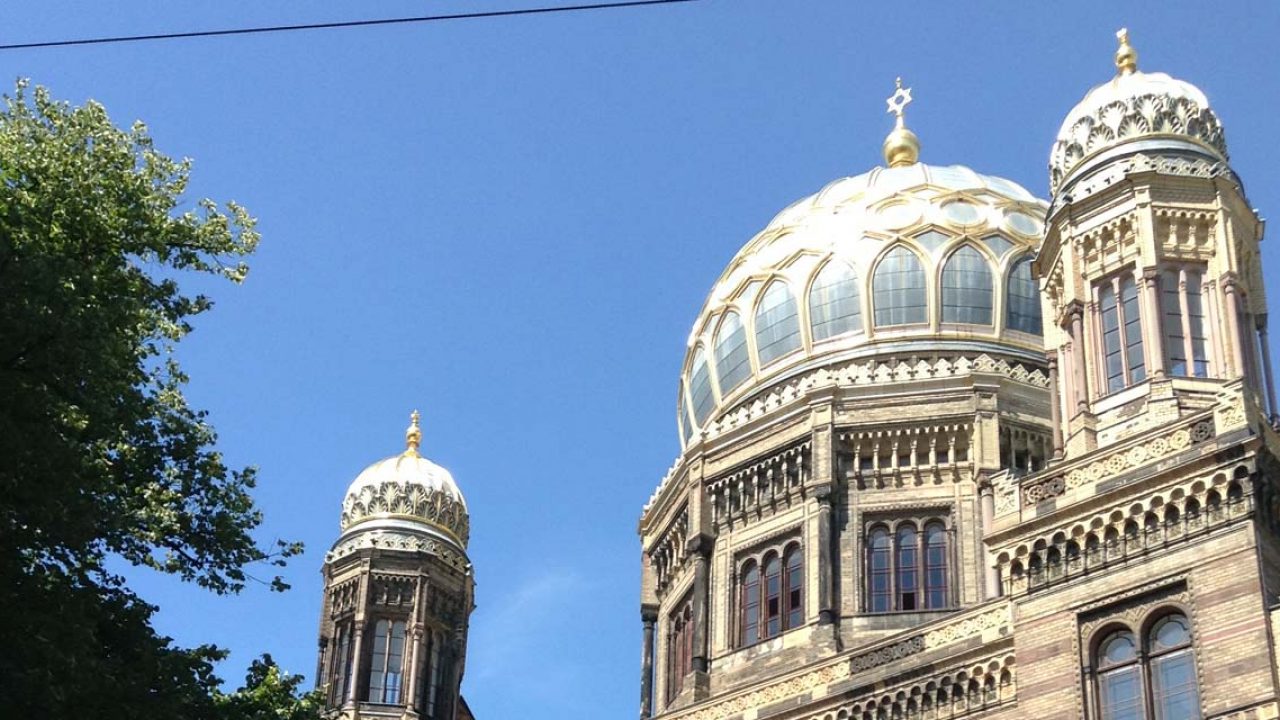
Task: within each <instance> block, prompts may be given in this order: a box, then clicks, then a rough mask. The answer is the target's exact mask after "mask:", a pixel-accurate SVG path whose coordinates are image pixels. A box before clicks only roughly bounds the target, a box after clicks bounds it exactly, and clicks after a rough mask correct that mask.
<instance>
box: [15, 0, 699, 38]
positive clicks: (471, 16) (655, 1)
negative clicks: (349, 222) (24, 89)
mask: <svg viewBox="0 0 1280 720" xmlns="http://www.w3.org/2000/svg"><path fill="white" fill-rule="evenodd" d="M689 2H698V0H624V1H623V2H612V3H591V4H587V5H560V6H554V7H538V8H525V9H522V10H491V11H488V12H469V13H453V14H449V15H422V16H418V17H401V18H385V19H381V20H347V21H343V22H328V23H308V24H305V25H274V26H270V27H250V28H232V29H227V30H197V31H195V32H181V33H157V34H154V35H123V36H117V37H100V38H82V39H80V40H53V41H48V42H29V43H12V44H9V45H0V50H30V49H34V48H52V47H71V46H73V45H108V44H112V43H126V42H141V41H146V40H177V39H183V38H198V37H222V36H225V35H257V34H262V33H278V32H293V31H295V30H329V29H334V28H350V27H370V26H374V25H407V24H409V23H426V22H438V21H442V20H476V19H481V18H497V17H514V16H517V15H548V14H551V13H567V12H579V11H584V10H610V9H616V8H634V7H642V6H646V5H674V4H676V3H689Z"/></svg>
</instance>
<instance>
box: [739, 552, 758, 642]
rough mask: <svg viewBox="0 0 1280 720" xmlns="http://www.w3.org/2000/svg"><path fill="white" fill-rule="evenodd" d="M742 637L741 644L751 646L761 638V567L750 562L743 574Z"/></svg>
mask: <svg viewBox="0 0 1280 720" xmlns="http://www.w3.org/2000/svg"><path fill="white" fill-rule="evenodd" d="M738 606H739V607H741V608H742V637H741V638H740V642H739V644H740V645H742V646H743V647H745V646H747V645H750V644H751V643H753V642H755V641H756V640H757V639H758V638H759V637H760V566H759V565H757V564H755V563H754V562H748V563H747V564H746V566H745V567H744V569H743V572H742V595H741V597H740V599H739V605H738Z"/></svg>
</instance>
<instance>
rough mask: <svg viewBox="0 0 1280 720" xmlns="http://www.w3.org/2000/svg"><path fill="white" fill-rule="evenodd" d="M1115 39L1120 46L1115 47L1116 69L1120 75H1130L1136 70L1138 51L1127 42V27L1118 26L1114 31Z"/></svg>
mask: <svg viewBox="0 0 1280 720" xmlns="http://www.w3.org/2000/svg"><path fill="white" fill-rule="evenodd" d="M1116 40H1119V41H1120V47H1118V48H1116V70H1118V71H1119V72H1120V74H1121V75H1131V74H1133V73H1134V72H1137V70H1138V51H1137V50H1134V49H1133V46H1132V45H1130V44H1129V28H1120V29H1119V30H1118V31H1117V32H1116Z"/></svg>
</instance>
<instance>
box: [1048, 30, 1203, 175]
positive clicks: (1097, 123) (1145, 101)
mask: <svg viewBox="0 0 1280 720" xmlns="http://www.w3.org/2000/svg"><path fill="white" fill-rule="evenodd" d="M1117 35H1118V36H1120V42H1121V44H1120V49H1119V50H1118V51H1117V53H1116V66H1117V74H1116V76H1115V77H1114V78H1112V79H1111V80H1109V81H1107V82H1105V83H1103V84H1101V85H1099V86H1097V87H1095V88H1094V89H1092V90H1090V91H1089V92H1088V94H1086V95H1085V96H1084V99H1083V100H1081V101H1080V102H1079V103H1077V104H1076V106H1075V107H1074V108H1072V109H1071V112H1069V113H1067V116H1066V118H1065V119H1064V120H1063V121H1062V127H1061V128H1059V129H1058V136H1057V139H1056V140H1055V141H1054V143H1053V150H1052V151H1051V152H1050V154H1049V191H1050V192H1051V193H1052V194H1054V195H1057V193H1058V191H1059V190H1061V189H1064V188H1065V187H1066V185H1067V184H1069V182H1070V181H1072V180H1074V179H1075V178H1077V177H1081V176H1083V175H1084V174H1086V173H1087V171H1088V170H1089V169H1090V168H1093V167H1096V166H1097V165H1099V164H1101V163H1103V162H1106V161H1108V160H1110V159H1113V158H1115V157H1118V156H1120V155H1123V154H1128V153H1130V152H1144V153H1148V154H1153V153H1155V154H1159V153H1162V152H1163V153H1166V154H1174V155H1193V156H1201V157H1207V158H1209V159H1211V160H1215V161H1221V162H1226V161H1227V159H1228V156H1227V143H1226V139H1225V137H1224V136H1223V132H1222V125H1221V123H1220V122H1219V121H1218V117H1217V115H1215V114H1214V112H1213V110H1212V109H1211V108H1210V107H1209V99H1208V98H1206V97H1205V95H1204V93H1203V92H1201V91H1200V89H1199V88H1197V87H1196V86H1194V85H1192V84H1191V83H1188V82H1185V81H1183V80H1179V79H1177V78H1173V77H1170V76H1168V75H1166V74H1164V73H1145V72H1140V71H1139V70H1138V69H1137V53H1136V51H1134V50H1133V47H1132V46H1131V45H1129V41H1128V34H1127V32H1126V31H1124V30H1122V31H1120V33H1117Z"/></svg>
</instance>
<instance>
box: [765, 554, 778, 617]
mask: <svg viewBox="0 0 1280 720" xmlns="http://www.w3.org/2000/svg"><path fill="white" fill-rule="evenodd" d="M781 632H782V561H780V560H779V559H778V556H777V555H770V556H768V557H767V558H765V561H764V633H763V636H764V637H766V638H771V637H773V636H775V635H778V634H780V633H781Z"/></svg>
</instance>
